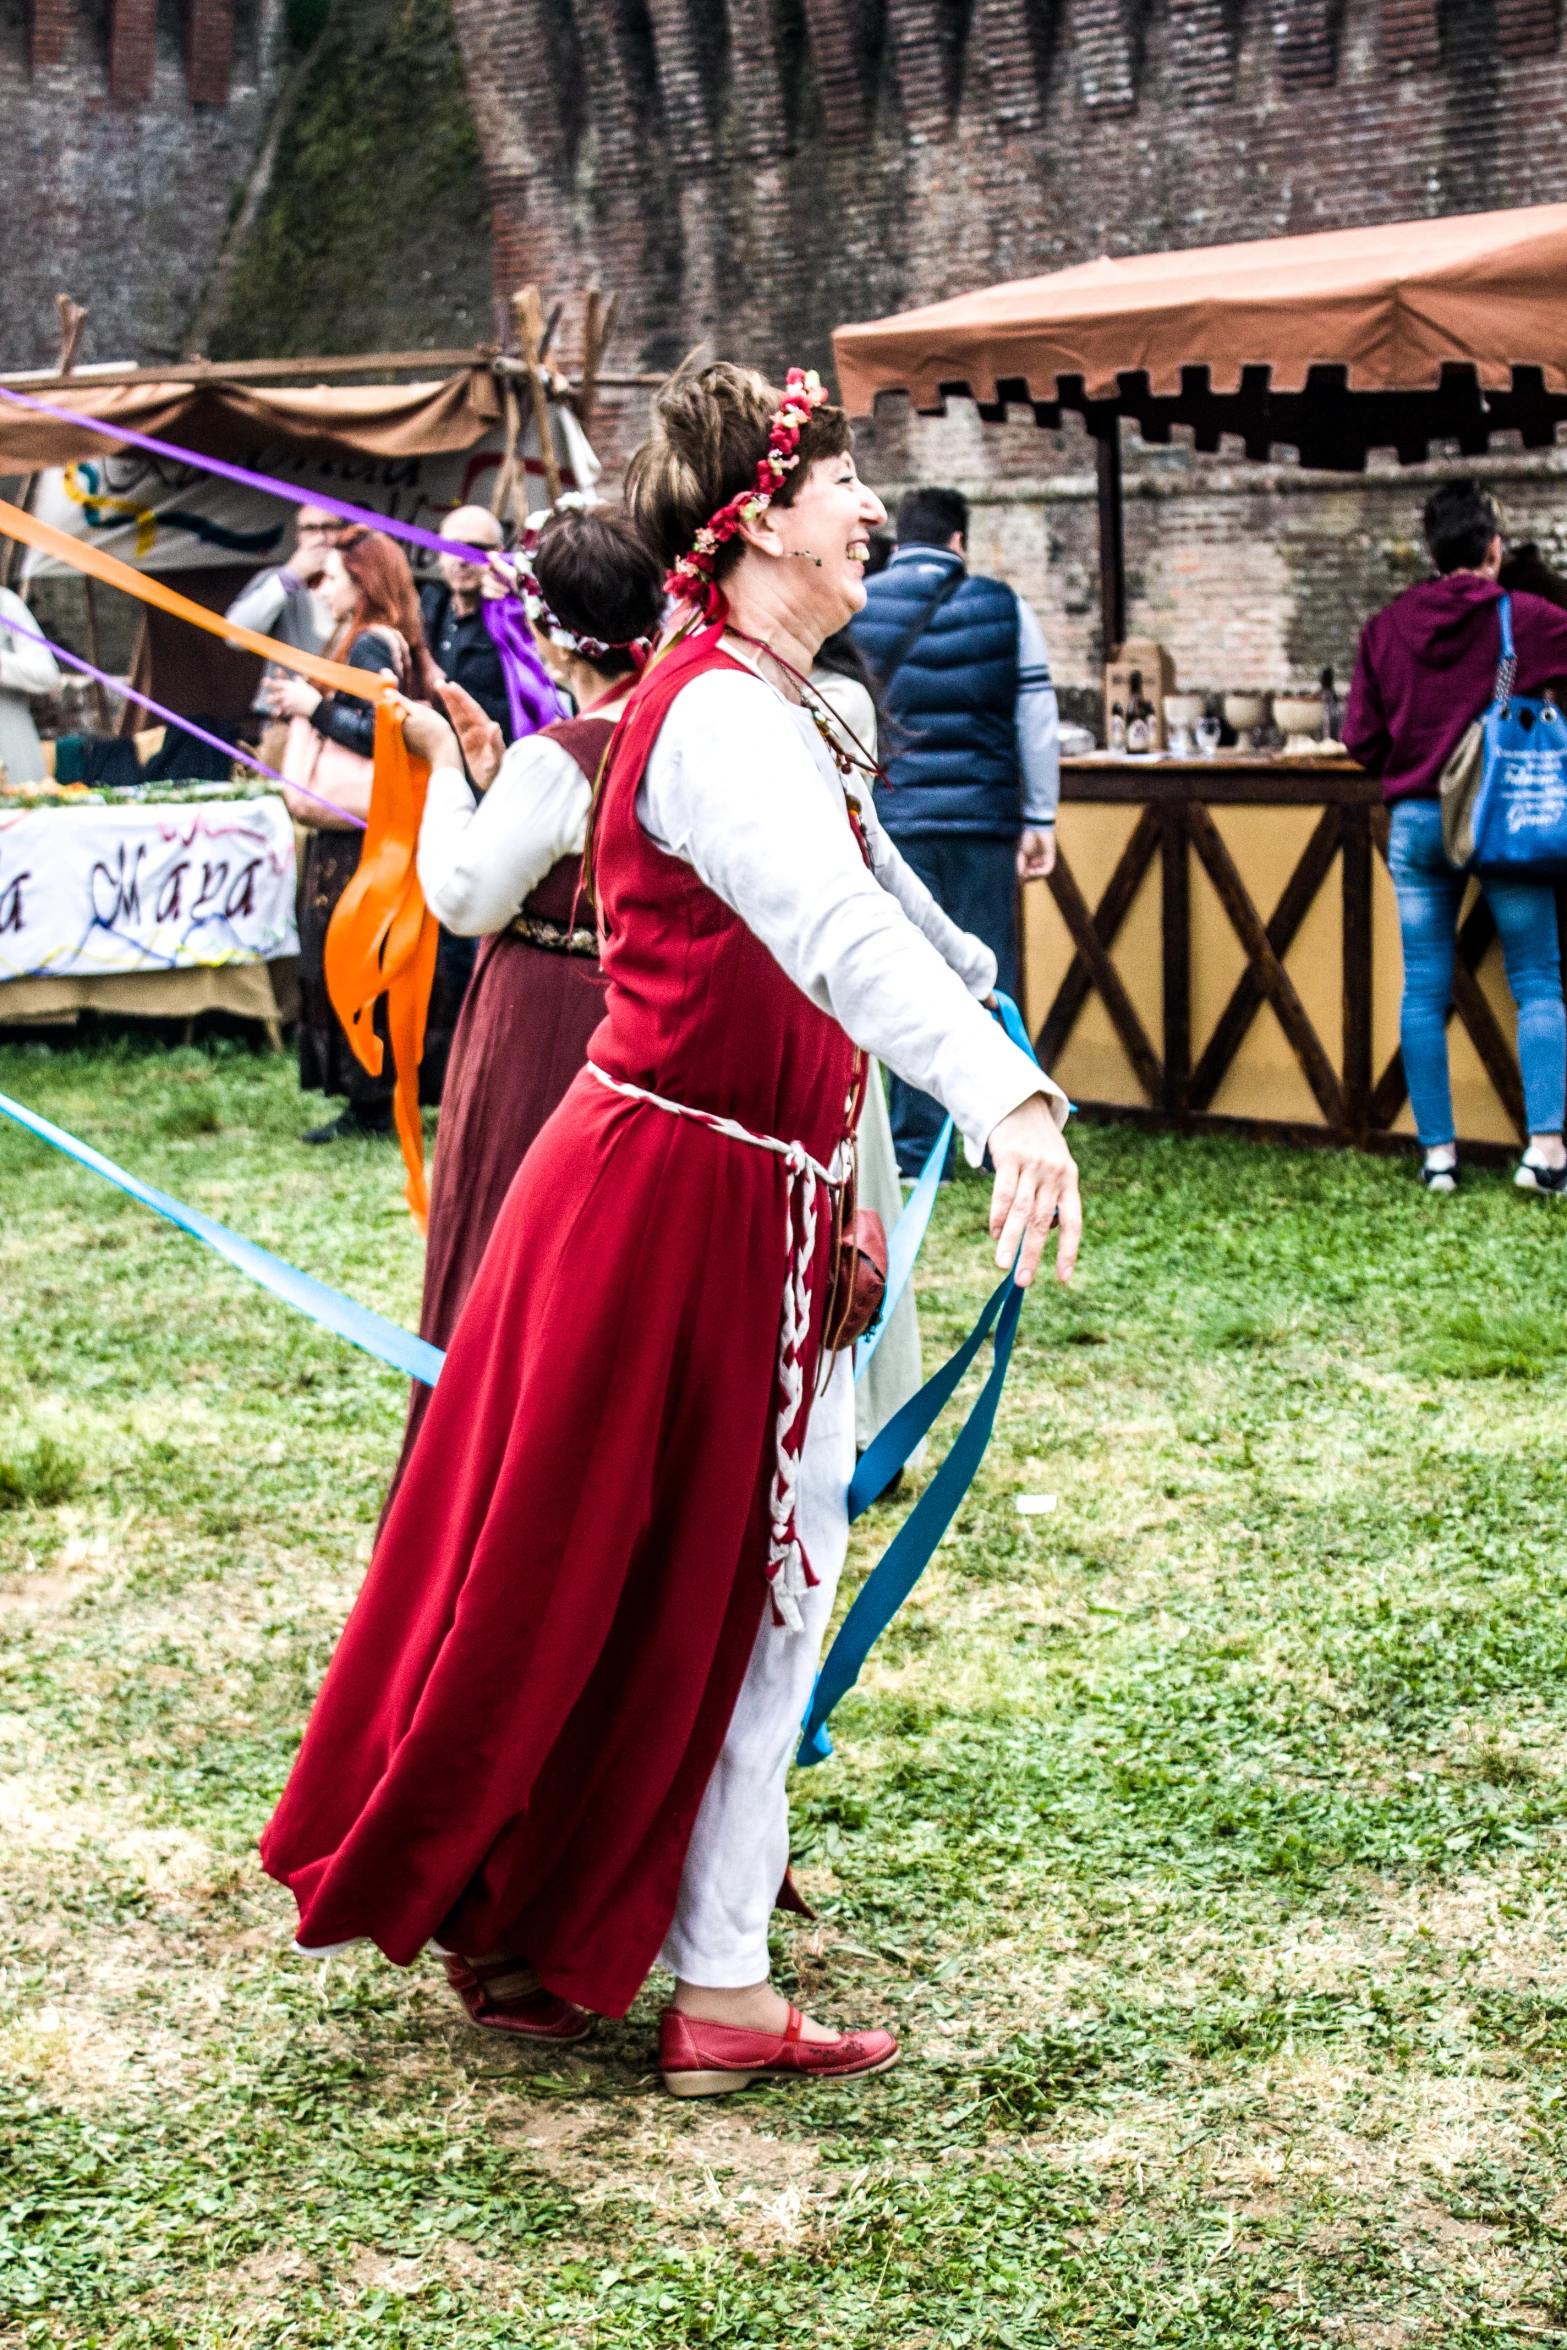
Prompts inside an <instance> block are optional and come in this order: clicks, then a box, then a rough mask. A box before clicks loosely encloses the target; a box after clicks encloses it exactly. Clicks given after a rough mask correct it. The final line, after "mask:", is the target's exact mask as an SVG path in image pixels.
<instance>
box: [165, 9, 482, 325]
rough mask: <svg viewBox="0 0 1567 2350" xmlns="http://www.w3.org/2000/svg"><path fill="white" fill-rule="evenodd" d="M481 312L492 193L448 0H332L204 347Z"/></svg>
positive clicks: (457, 320) (446, 321)
mask: <svg viewBox="0 0 1567 2350" xmlns="http://www.w3.org/2000/svg"><path fill="white" fill-rule="evenodd" d="M490 327H491V311H490V216H489V205H488V201H487V198H486V193H485V184H484V171H483V165H482V162H481V158H480V154H479V142H478V139H477V136H476V135H475V132H474V127H473V118H472V116H471V114H470V112H469V108H468V98H467V92H466V90H465V88H464V84H463V74H462V62H461V59H460V57H459V54H458V49H457V38H456V34H455V32H454V30H453V27H452V15H451V8H450V5H449V0H339V4H338V5H337V6H336V7H335V8H334V9H333V10H332V13H331V17H330V20H329V22H328V24H327V27H326V30H325V31H324V33H323V34H322V36H321V40H320V45H319V46H318V48H317V49H316V50H315V52H314V54H313V56H312V57H311V60H310V63H309V65H308V67H307V68H306V70H305V80H304V85H303V87H302V89H300V91H299V92H298V94H297V97H296V100H295V103H294V105H293V107H292V109H291V111H290V113H289V116H288V120H287V125H286V128H285V130H284V133H283V136H282V139H281V142H280V145H279V151H278V156H277V161H276V164H275V166H274V169H273V173H272V179H271V184H270V186H269V188H268V191H267V195H266V199H265V201H264V203H263V205H262V207H261V211H260V213H259V215H258V217H257V219H256V221H255V224H254V226H253V227H252V229H251V231H250V234H249V236H248V237H247V239H246V241H245V245H244V247H243V250H242V251H241V253H240V255H239V259H238V263H237V265H236V268H235V271H234V277H233V281H232V284H231V287H230V291H229V299H228V302H227V305H226V307H225V311H224V315H223V318H222V321H221V323H220V324H219V326H218V327H217V329H216V330H215V332H214V334H213V336H212V344H211V348H212V355H213V357H215V358H222V359H246V358H254V357H266V358H278V357H285V356H288V355H290V354H292V353H307V352H323V353H328V352H334V351H374V350H389V349H390V350H413V349H417V348H419V347H420V346H421V345H430V346H432V347H440V346H442V345H455V344H464V343H475V342H480V341H482V340H484V339H486V338H487V336H488V335H489V333H490Z"/></svg>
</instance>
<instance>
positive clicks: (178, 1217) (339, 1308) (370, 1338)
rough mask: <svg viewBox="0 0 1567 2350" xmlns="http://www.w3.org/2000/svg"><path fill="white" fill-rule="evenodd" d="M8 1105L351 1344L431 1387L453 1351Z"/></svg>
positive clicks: (3, 1106) (43, 1137)
mask: <svg viewBox="0 0 1567 2350" xmlns="http://www.w3.org/2000/svg"><path fill="white" fill-rule="evenodd" d="M0 1113H3V1114H4V1115H5V1116H6V1117H7V1118H14V1119H15V1121H16V1123H17V1125H18V1126H23V1127H25V1128H26V1129H27V1132H28V1133H29V1134H34V1135H36V1136H37V1137H38V1140H39V1141H40V1142H47V1143H49V1144H50V1145H51V1146H52V1148H53V1149H55V1150H57V1151H63V1152H64V1153H65V1156H66V1157H67V1158H68V1159H75V1160H76V1161H77V1162H78V1163H79V1164H80V1165H81V1166H83V1167H90V1168H91V1169H92V1171H93V1173H94V1174H95V1175H101V1176H102V1177H103V1178H104V1180H105V1182H107V1183H112V1184H114V1185H115V1186H116V1187H117V1189H119V1190H120V1191H123V1192H127V1193H128V1194H129V1195H130V1197H131V1198H132V1199H136V1200H140V1201H141V1204H142V1206H143V1207H144V1208H151V1209H152V1211H153V1213H154V1214H155V1215H158V1216H166V1217H167V1218H168V1220H169V1222H170V1223H171V1224H177V1225H178V1226H179V1227H180V1230H181V1231H182V1232H189V1233H192V1234H194V1236H195V1238H196V1239H197V1240H204V1241H205V1242H206V1244H207V1246H208V1248H215V1249H216V1250H217V1252H218V1254H219V1256H220V1257H227V1259H228V1261H229V1263H230V1264H231V1265H234V1266H236V1267H237V1268H238V1270H239V1271H240V1272H241V1273H243V1274H245V1275H246V1276H247V1277H248V1278H249V1279H250V1280H252V1281H254V1282H256V1283H258V1284H259V1285H260V1287H261V1288H262V1289H268V1290H270V1291H271V1292H272V1295H273V1296H274V1297H280V1298H282V1300H283V1302H284V1304H285V1305H291V1306H294V1307H296V1308H297V1309H298V1311H299V1312H300V1313H302V1314H308V1315H309V1317H310V1319H311V1321H312V1322H319V1323H320V1324H321V1326H322V1328H323V1329H325V1330H334V1331H336V1333H337V1335H338V1337H339V1338H346V1339H347V1340H348V1342H349V1344H350V1345H351V1346H362V1347H363V1348H364V1350H365V1352H366V1354H372V1355H376V1356H378V1357H379V1359H380V1360H381V1361H382V1362H383V1363H390V1364H391V1366H392V1368H393V1370H395V1371H402V1372H404V1373H405V1374H406V1375H407V1377H408V1378H410V1379H419V1380H422V1381H423V1382H424V1384H425V1386H426V1387H433V1386H434V1385H435V1382H436V1380H437V1379H438V1378H439V1377H440V1374H441V1365H442V1363H443V1362H444V1361H445V1359H446V1358H445V1356H444V1355H443V1354H442V1353H441V1350H440V1348H439V1347H437V1346H431V1345H429V1344H428V1342H427V1341H426V1340H425V1339H422V1338H416V1337H415V1336H414V1334H413V1332H412V1331H411V1330H401V1329H399V1328H398V1326H397V1324H396V1323H395V1322H388V1321H387V1319H386V1317H385V1316H384V1315H383V1314H373V1313H372V1312H371V1311H370V1308H369V1307H368V1306H361V1305H356V1304H355V1303H354V1301H353V1299H352V1298H351V1297H343V1296H340V1295H339V1293H338V1291H337V1290H335V1289H328V1288H327V1286H326V1284H325V1282H324V1281H317V1280H314V1279H313V1278H312V1276H311V1275H310V1274H309V1273H301V1272H300V1270H299V1268H298V1266H297V1265H289V1264H285V1263H284V1261H283V1259H282V1258H281V1257H275V1256H273V1255H272V1253H271V1251H270V1250H268V1249H264V1248H258V1247H257V1245H256V1243H255V1242H254V1241H253V1240H244V1239H242V1238H241V1236H240V1235H239V1233H237V1232H231V1231H230V1230H229V1228H228V1226H227V1225H226V1224H219V1223H218V1222H217V1221H216V1219H215V1218H213V1217H211V1216H204V1215H203V1214H202V1212H201V1210H200V1209H199V1208H187V1207H185V1206H184V1205H183V1204H182V1203H181V1202H180V1201H179V1200H177V1199H171V1198H170V1197H169V1194H168V1193H167V1192H166V1191H158V1190H155V1189H154V1187H153V1185H152V1184H150V1183H143V1182H142V1181H141V1179H140V1178H139V1177H138V1176H135V1175H128V1174H127V1173H126V1172H125V1169H124V1168H123V1167H117V1166H116V1165H115V1164H114V1161H113V1160H112V1159H106V1158H105V1157H104V1156H103V1154H102V1152H101V1151H95V1150H93V1149H92V1148H91V1147H90V1145H89V1144H87V1143H85V1142H78V1141H77V1139H76V1137H75V1135H74V1134H67V1133H66V1132H65V1130H64V1128H63V1127H60V1126H51V1125H50V1123H49V1121H48V1119H47V1118H40V1117H39V1116H38V1114H37V1112H36V1111H34V1110H25V1109H23V1107H22V1105H21V1103H20V1102H13V1101H11V1100H10V1099H9V1098H8V1097H7V1096H6V1095H5V1094H3V1093H0Z"/></svg>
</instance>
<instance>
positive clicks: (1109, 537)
mask: <svg viewBox="0 0 1567 2350" xmlns="http://www.w3.org/2000/svg"><path fill="white" fill-rule="evenodd" d="M1094 432H1095V436H1096V437H1095V441H1094V471H1095V473H1096V475H1097V477H1098V486H1099V631H1100V635H1101V636H1102V638H1103V639H1104V658H1105V661H1106V663H1107V664H1108V663H1109V662H1111V661H1113V660H1114V659H1115V657H1116V654H1117V653H1118V652H1119V651H1120V649H1121V647H1122V645H1123V644H1124V643H1125V642H1126V518H1125V513H1124V511H1123V507H1122V500H1121V420H1120V418H1119V417H1118V416H1116V415H1114V414H1111V415H1110V416H1109V417H1102V418H1100V419H1099V420H1097V421H1096V423H1095V425H1094Z"/></svg>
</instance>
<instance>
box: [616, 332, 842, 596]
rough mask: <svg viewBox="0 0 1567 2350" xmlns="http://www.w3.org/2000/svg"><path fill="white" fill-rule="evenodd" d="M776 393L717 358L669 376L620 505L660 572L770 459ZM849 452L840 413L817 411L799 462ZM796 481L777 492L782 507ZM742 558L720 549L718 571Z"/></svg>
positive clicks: (733, 548) (735, 550)
mask: <svg viewBox="0 0 1567 2350" xmlns="http://www.w3.org/2000/svg"><path fill="white" fill-rule="evenodd" d="M782 401H783V393H782V392H781V391H780V390H779V389H778V387H777V386H776V385H774V384H770V383H769V382H768V380H767V378H766V376H764V375H759V374H758V373H757V371H756V369H755V368H754V367H737V366H736V365H735V363H734V361H733V360H730V359H715V360H713V361H712V362H711V363H710V365H708V366H706V367H703V368H699V369H698V370H697V371H696V372H695V373H694V374H691V375H684V374H681V375H676V376H673V377H671V379H670V381H669V382H668V383H667V384H665V386H664V388H663V390H662V391H661V392H660V393H659V394H658V396H657V398H656V399H655V400H654V402H653V428H652V431H651V432H650V433H649V435H648V438H647V439H646V440H645V441H644V442H643V444H642V446H641V448H640V449H638V451H637V452H636V455H635V456H634V457H633V458H632V460H631V463H630V464H629V466H628V467H627V468H626V503H627V505H628V507H629V508H630V510H631V513H632V516H633V518H634V520H635V522H636V526H637V528H638V530H639V531H640V532H641V534H642V536H643V538H644V539H645V540H646V542H647V544H648V545H649V546H650V547H651V548H652V550H653V552H654V553H655V554H656V555H657V556H658V558H659V561H660V562H661V563H662V564H663V565H664V567H665V569H666V570H667V569H668V568H669V567H670V566H671V565H673V564H674V563H676V562H678V561H679V559H680V557H681V556H682V555H684V554H686V553H687V552H688V551H689V549H690V546H691V543H692V541H693V539H694V538H695V537H696V534H697V532H698V531H699V530H700V529H701V527H702V525H703V523H704V522H706V521H707V520H708V519H709V518H710V516H712V515H714V514H716V513H717V512H718V509H719V507H720V506H727V505H728V503H729V501H730V499H731V498H735V497H738V496H739V495H740V493H741V491H742V490H747V489H749V488H750V487H751V486H752V484H753V483H754V482H755V480H756V469H757V467H758V465H760V463H761V462H762V459H763V458H764V457H765V456H766V455H767V448H768V435H769V432H770V429H771V425H772V420H773V416H774V413H775V412H776V410H777V409H778V408H779V407H780V406H781V404H782ZM849 446H850V435H849V425H848V420H847V418H846V417H845V416H844V413H843V411H842V409H841V408H819V409H817V411H816V413H815V415H814V416H813V417H812V418H811V421H810V423H809V424H808V425H807V426H806V428H805V430H804V432H803V433H802V435H801V439H800V456H801V460H802V464H804V465H809V464H811V463H812V462H814V460H815V459H816V458H818V457H827V456H834V455H836V454H838V453H839V452H840V451H842V450H844V449H847V448H848V447H849ZM799 478H800V476H799V475H798V474H791V475H789V477H788V478H787V480H786V481H785V483H784V485H783V487H782V488H781V489H780V490H779V491H778V493H777V501H776V502H777V503H778V504H779V505H787V504H788V503H789V499H790V497H791V496H792V494H793V491H794V488H795V484H796V482H797V481H798V480H799ZM739 552H740V549H739V545H738V542H735V541H731V542H730V544H729V545H728V546H727V547H724V548H721V549H720V551H719V557H718V564H717V568H718V570H719V572H720V573H721V572H722V571H723V570H724V569H725V568H726V567H727V564H728V563H729V562H732V561H734V560H735V559H736V558H737V557H738V554H739Z"/></svg>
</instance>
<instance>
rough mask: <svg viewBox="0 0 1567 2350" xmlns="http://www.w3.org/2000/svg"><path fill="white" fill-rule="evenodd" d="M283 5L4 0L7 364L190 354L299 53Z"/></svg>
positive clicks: (0, 338) (2, 344)
mask: <svg viewBox="0 0 1567 2350" xmlns="http://www.w3.org/2000/svg"><path fill="white" fill-rule="evenodd" d="M281 20H282V7H281V0H180V5H178V6H176V5H174V0H30V5H29V4H27V0H0V120H3V122H4V126H5V136H4V138H3V140H0V211H3V214H4V217H5V219H6V220H7V221H8V222H9V223H10V224H12V233H11V234H10V235H8V237H7V239H6V260H5V270H4V275H3V278H0V360H3V364H4V365H5V366H6V367H7V368H21V367H39V366H46V365H49V364H50V363H51V362H52V361H53V360H54V358H55V356H56V353H57V351H58V347H59V337H58V329H57V325H56V318H55V295H56V294H57V293H60V292H66V293H69V294H71V295H72V296H73V297H74V298H75V299H76V300H77V301H78V302H83V303H85V304H86V305H87V308H88V312H89V323H88V328H87V336H86V340H85V342H84V345H83V349H82V353H81V356H82V357H83V358H84V359H96V360H103V359H141V360H150V359H158V358H167V357H171V356H178V355H181V354H182V353H183V352H184V350H185V348H186V341H185V337H186V334H187V331H188V328H189V324H190V321H191V319H192V318H193V316H194V315H195V312H196V310H197V307H198V304H199V302H200V299H201V294H202V290H203V288H204V286H205V284H206V281H207V278H208V275H209V273H210V271H211V269H212V267H213V264H214V262H215V261H216V259H217V256H218V253H219V250H220V248H221V246H222V243H223V238H224V233H225V231H226V229H227V226H228V222H229V217H230V211H231V207H232V205H233V203H234V201H235V200H236V198H237V195H238V193H239V192H240V190H241V189H242V188H243V186H244V182H245V179H246V176H247V174H248V173H249V171H250V169H251V165H252V162H253V160H254V157H255V153H256V150H257V147H258V145H259V142H260V140H261V138H262V136H263V134H264V129H265V122H266V116H267V113H268V111H269V108H270V105H271V102H272V99H273V96H274V94H275V91H276V88H277V85H278V82H279V79H280V76H281V72H282V60H283V52H284V41H283V33H282V21H281Z"/></svg>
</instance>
